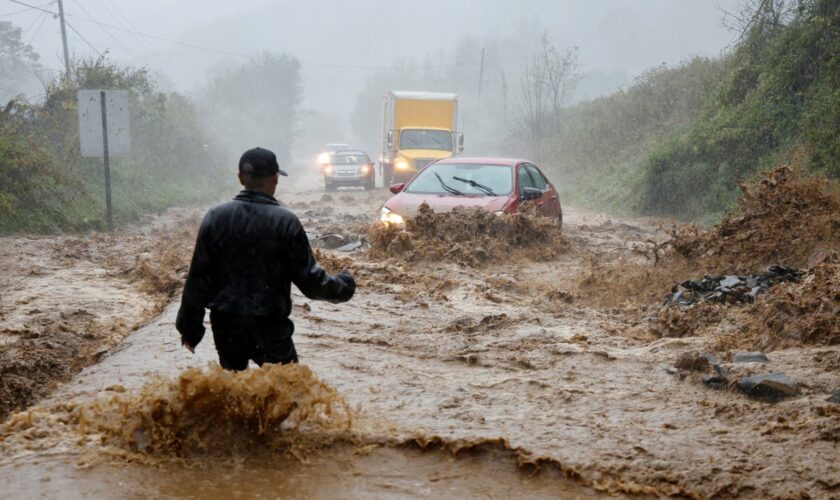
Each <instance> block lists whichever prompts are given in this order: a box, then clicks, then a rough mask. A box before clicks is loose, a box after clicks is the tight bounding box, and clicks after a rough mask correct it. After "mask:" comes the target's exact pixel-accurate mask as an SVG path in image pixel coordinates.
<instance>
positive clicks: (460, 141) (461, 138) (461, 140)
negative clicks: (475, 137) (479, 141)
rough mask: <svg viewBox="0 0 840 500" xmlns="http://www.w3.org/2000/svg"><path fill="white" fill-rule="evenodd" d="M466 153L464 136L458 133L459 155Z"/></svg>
mask: <svg viewBox="0 0 840 500" xmlns="http://www.w3.org/2000/svg"><path fill="white" fill-rule="evenodd" d="M463 152H464V134H462V133H461V132H458V154H461V153H463Z"/></svg>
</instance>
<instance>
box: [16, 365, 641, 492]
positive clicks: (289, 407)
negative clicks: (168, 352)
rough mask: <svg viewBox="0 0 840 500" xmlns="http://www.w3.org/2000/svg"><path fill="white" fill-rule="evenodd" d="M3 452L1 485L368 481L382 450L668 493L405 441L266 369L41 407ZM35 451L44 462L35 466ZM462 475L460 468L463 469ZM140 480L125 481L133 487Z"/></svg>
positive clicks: (486, 449)
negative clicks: (331, 474)
mask: <svg viewBox="0 0 840 500" xmlns="http://www.w3.org/2000/svg"><path fill="white" fill-rule="evenodd" d="M348 448H349V450H350V452H348V451H347V450H348ZM0 450H2V452H3V453H2V456H3V457H5V458H4V459H3V460H0V477H2V474H3V473H5V472H8V471H9V470H13V469H18V468H19V466H20V465H21V464H23V465H24V467H23V470H24V471H28V472H25V473H23V474H24V475H27V476H31V478H33V479H32V480H33V481H35V483H36V484H37V483H38V481H37V480H36V479H37V478H38V477H41V476H42V475H43V474H44V473H46V472H49V471H50V470H52V469H54V468H55V464H53V463H52V462H50V461H46V462H43V464H42V461H44V459H45V457H48V456H50V455H53V454H56V453H58V454H67V455H69V456H77V457H79V458H78V459H77V462H76V463H77V466H79V467H81V468H82V469H91V470H101V468H102V467H111V466H112V465H113V464H125V465H130V464H138V465H140V464H145V465H154V466H155V467H156V468H157V470H159V471H161V473H163V474H170V475H171V472H172V471H175V470H178V469H177V468H178V467H183V466H187V467H188V468H193V467H198V468H199V469H206V468H215V469H219V468H220V467H233V468H234V469H238V468H240V467H241V465H242V463H243V461H251V463H252V465H253V466H254V467H273V465H272V464H277V463H283V464H286V465H284V466H283V467H284V468H285V469H284V470H285V471H286V472H284V474H292V473H294V471H295V470H296V467H295V466H294V463H295V462H298V463H300V464H301V466H300V468H303V467H305V466H306V464H310V463H316V462H318V461H323V460H325V459H327V457H331V456H335V457H343V458H341V461H343V462H345V463H346V464H345V465H346V466H350V467H351V468H355V469H354V472H353V474H354V475H358V474H361V475H362V476H364V475H365V474H367V473H368V472H366V471H367V469H368V468H369V467H368V465H365V464H366V462H365V459H363V458H358V459H357V458H354V457H364V456H367V455H369V454H371V453H377V454H380V455H381V452H379V451H377V450H397V452H398V453H399V455H396V457H403V456H409V457H411V456H413V455H411V453H413V451H412V450H417V451H422V452H423V454H424V455H429V456H430V457H438V458H435V459H434V460H447V459H454V458H456V457H457V458H459V459H467V460H468V461H469V460H476V459H478V460H479V462H476V463H477V464H478V467H479V468H477V469H474V470H473V471H472V472H471V473H470V474H479V476H477V477H478V478H480V477H481V474H486V473H488V471H489V470H494V469H496V470H498V469H499V467H505V466H507V467H509V465H513V466H515V467H514V468H513V469H511V470H509V472H506V474H515V473H516V471H517V469H518V470H519V471H524V472H527V473H528V476H531V477H536V476H535V475H536V474H537V473H539V474H542V476H541V477H542V478H543V479H544V480H551V481H561V482H562V481H565V480H569V479H571V480H574V482H575V483H576V484H577V485H580V486H591V487H593V488H595V489H597V490H600V491H609V492H624V493H647V494H655V493H656V491H657V490H655V489H654V488H651V487H647V486H643V485H639V484H636V483H633V482H627V481H622V480H618V479H614V478H612V476H610V475H598V476H596V477H597V480H596V479H594V478H585V477H584V476H582V475H581V474H580V473H579V472H578V471H577V470H576V469H575V468H573V467H568V466H565V465H563V464H561V463H560V462H559V461H557V460H555V459H553V458H551V457H544V456H537V455H533V454H531V453H530V452H528V451H527V450H525V449H522V448H518V447H514V446H511V444H510V443H509V442H508V441H507V440H506V439H504V438H482V437H476V438H464V439H450V438H445V437H441V436H438V435H429V434H426V433H423V432H415V431H410V432H406V431H396V430H395V429H394V428H393V427H391V426H389V425H387V424H385V423H383V422H379V421H374V420H373V419H365V418H364V417H361V416H360V415H359V414H358V412H357V411H354V410H352V409H351V408H350V407H349V406H348V404H347V402H346V401H345V399H344V398H343V397H342V396H341V395H340V394H339V393H338V392H337V391H336V390H335V389H333V388H332V387H330V386H329V385H327V384H325V383H324V382H322V381H320V380H319V379H318V378H317V377H316V376H315V375H314V374H313V373H312V371H311V370H310V369H309V368H308V367H306V366H302V365H266V366H265V367H263V368H259V369H253V370H247V371H244V372H237V373H234V372H228V371H225V370H222V369H221V368H220V367H218V366H210V367H209V368H208V369H205V370H200V369H197V368H191V369H188V370H186V371H184V372H182V373H181V374H180V375H179V376H178V377H176V378H173V379H165V378H158V379H153V380H152V381H150V382H149V383H147V384H146V385H144V386H142V387H140V388H139V389H137V390H133V391H127V390H125V389H124V388H122V387H120V386H114V387H110V388H108V389H107V390H105V391H103V392H101V393H100V394H99V395H98V396H96V397H95V398H93V399H89V400H83V401H80V402H73V403H62V404H59V405H56V406H53V407H50V408H40V407H36V408H33V409H31V410H29V411H26V412H22V413H18V414H16V415H14V416H12V417H11V418H10V419H9V420H8V421H6V422H5V423H4V424H2V425H0ZM400 450H402V451H400ZM32 452H35V453H34V456H37V457H40V458H39V460H40V461H35V462H31V461H29V460H27V459H26V457H27V456H30V457H31V456H33V453H32ZM385 453H386V454H387V453H390V452H385ZM447 457H450V458H447ZM400 459H402V460H405V459H404V458H400ZM21 460H22V461H21ZM418 460H421V461H422V460H425V461H426V463H428V461H429V460H433V459H432V458H429V459H418V458H416V457H415V458H412V459H411V462H409V463H408V464H406V466H409V467H410V464H411V463H414V462H417V463H421V462H420V461H418ZM225 464H227V465H225ZM352 464H355V465H352ZM482 464H483V465H482ZM490 464H496V465H490ZM505 464H509V465H505ZM10 465H11V466H12V469H10V468H9V467H10ZM474 466H475V465H474ZM463 467H465V466H458V468H459V470H460V469H462V468H463ZM466 467H469V466H466ZM137 470H138V469H131V470H130V471H129V472H128V473H126V477H127V479H126V480H127V481H128V482H129V483H130V482H131V479H128V478H130V477H131V475H132V474H136V473H137V472H136V471H137ZM301 470H303V469H301ZM131 471H135V472H131ZM421 472H422V471H421ZM371 473H372V474H373V473H375V471H373V472H371ZM497 473H498V471H497ZM20 474H21V473H18V475H17V476H16V477H15V481H16V485H15V487H16V488H20V487H21V486H20V484H19V483H22V484H24V487H25V483H26V481H25V480H22V479H21V478H20ZM226 474H228V475H229V476H230V474H231V473H230V471H227V472H226ZM236 474H239V473H236ZM401 474H402V475H403V476H406V477H410V476H411V474H412V473H411V472H410V471H406V470H403V471H402V472H401ZM545 474H547V475H545ZM141 475H142V476H144V477H145V476H147V474H146V473H142V474H141ZM94 476H95V475H94ZM83 477H84V476H78V477H75V476H74V479H73V480H72V482H74V483H75V482H77V481H82V482H83V481H84V479H83ZM236 477H238V476H236ZM515 477H516V476H511V478H512V479H514V478H515ZM234 480H236V479H234ZM217 482H218V481H217ZM561 482H558V483H557V484H558V486H560V485H561V484H562V483H561ZM416 484H420V483H416ZM72 487H73V488H76V487H77V486H72ZM587 491H590V492H593V490H587ZM584 493H585V492H584ZM590 495H591V493H590V494H586V495H585V496H587V497H588V496H590Z"/></svg>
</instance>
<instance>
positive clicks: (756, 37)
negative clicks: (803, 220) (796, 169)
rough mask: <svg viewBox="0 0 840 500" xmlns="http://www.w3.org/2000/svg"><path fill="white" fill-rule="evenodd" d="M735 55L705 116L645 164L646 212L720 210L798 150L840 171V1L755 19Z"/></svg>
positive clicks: (815, 163) (812, 162)
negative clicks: (752, 178)
mask: <svg viewBox="0 0 840 500" xmlns="http://www.w3.org/2000/svg"><path fill="white" fill-rule="evenodd" d="M768 5H769V4H768ZM762 8H764V7H762ZM772 14H773V13H765V12H758V13H756V18H757V19H758V18H762V16H767V17H769V16H771V15H772ZM773 18H775V16H773ZM732 59H733V68H732V70H731V71H730V72H729V74H728V75H727V77H726V78H725V79H724V81H723V82H722V84H721V86H720V87H719V89H718V90H717V91H716V92H715V93H714V95H713V96H712V97H711V98H710V103H711V105H710V106H708V110H707V112H706V113H705V114H704V116H703V117H702V119H701V120H699V121H698V122H697V123H696V124H695V125H694V126H693V127H692V128H691V129H690V130H688V131H686V132H685V133H683V134H680V135H678V136H677V137H675V138H674V139H673V140H671V141H669V142H668V143H666V144H665V145H663V146H660V147H659V148H657V149H656V150H655V151H654V152H653V154H651V155H650V157H649V158H648V159H647V161H646V162H645V165H644V184H643V191H642V193H641V200H640V201H641V204H640V207H639V208H641V209H642V210H643V211H646V212H654V213H661V212H676V213H678V214H681V215H688V216H690V215H696V214H699V213H703V212H704V211H707V210H709V209H712V210H716V209H718V210H719V209H720V208H722V207H724V206H725V205H726V204H727V202H729V201H730V200H731V199H732V198H733V196H734V189H735V184H736V181H738V180H740V179H743V178H744V177H747V176H749V175H750V174H752V173H753V172H755V171H756V170H761V169H766V168H767V167H769V166H772V164H774V163H776V162H778V161H781V160H783V159H784V157H785V156H787V155H788V154H789V152H790V151H791V150H792V149H798V148H801V149H802V150H803V151H805V161H806V164H807V166H808V167H810V168H812V169H814V170H819V171H823V172H825V173H826V174H828V175H829V176H831V177H838V176H840V3H838V2H836V1H832V0H814V1H803V2H801V4H800V6H799V9H798V10H797V12H796V13H795V16H794V17H793V19H792V20H791V21H789V22H787V23H778V24H776V23H768V22H760V23H754V24H753V25H752V26H750V27H749V31H748V32H747V33H746V37H745V38H744V41H743V42H742V43H741V44H740V45H739V46H738V47H737V49H736V50H735V52H734V54H733V55H732Z"/></svg>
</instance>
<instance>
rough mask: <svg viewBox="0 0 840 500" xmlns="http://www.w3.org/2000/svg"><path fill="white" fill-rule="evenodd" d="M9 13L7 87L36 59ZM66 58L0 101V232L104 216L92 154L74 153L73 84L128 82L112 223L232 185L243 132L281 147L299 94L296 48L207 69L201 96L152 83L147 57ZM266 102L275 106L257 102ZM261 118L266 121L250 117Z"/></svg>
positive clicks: (82, 224) (284, 152)
mask: <svg viewBox="0 0 840 500" xmlns="http://www.w3.org/2000/svg"><path fill="white" fill-rule="evenodd" d="M8 24H9V23H2V22H0V68H2V69H3V72H2V75H0V90H2V91H3V95H6V96H9V95H14V94H12V89H15V88H17V89H21V88H22V84H21V82H22V81H24V80H26V79H27V78H29V79H31V77H32V75H33V74H35V73H36V72H37V71H36V70H38V66H37V58H36V57H35V55H34V52H33V51H32V49H31V47H28V46H26V45H25V44H24V43H23V42H22V41H21V40H20V30H16V29H12V28H11V27H10V25H9V26H6V25H8ZM71 68H72V69H71V74H70V75H69V78H65V77H64V76H63V75H62V76H60V77H55V78H53V79H52V80H48V81H45V82H44V83H43V94H42V95H41V96H37V97H35V98H30V99H25V98H24V97H22V96H18V97H11V98H10V99H9V100H8V101H4V102H3V103H0V234H9V233H14V232H36V233H50V232H57V231H84V230H91V229H103V228H104V227H105V194H104V192H105V188H104V173H103V165H102V159H101V158H82V157H81V156H80V153H79V124H78V114H77V104H76V93H77V91H78V90H80V89H125V90H129V91H130V115H131V142H132V149H131V153H130V154H129V155H127V156H125V157H113V158H111V187H112V199H113V210H114V219H115V222H116V223H117V224H118V225H119V224H120V223H125V222H128V221H132V220H135V219H137V218H138V217H139V216H141V215H143V214H148V213H155V212H160V211H161V210H163V209H166V208H168V207H173V206H188V205H192V204H195V203H201V202H207V201H211V200H213V199H216V198H217V197H219V196H221V194H222V192H230V190H231V189H235V187H236V185H235V179H234V176H233V171H234V170H233V167H232V165H235V163H234V162H235V159H236V158H238V153H239V151H241V149H242V148H243V147H245V146H244V144H246V143H247V145H248V146H253V145H258V144H252V143H253V142H254V141H256V142H258V143H259V145H262V146H265V147H270V148H272V149H274V150H275V152H276V153H277V155H278V157H279V158H281V159H288V158H289V151H290V150H291V147H292V142H293V139H294V134H293V130H294V127H295V124H296V123H297V107H298V105H299V101H300V84H299V69H298V63H297V61H296V60H294V58H291V57H288V56H285V55H274V54H260V55H258V56H256V57H254V58H253V59H251V60H249V61H248V62H246V63H244V64H242V65H239V66H232V67H227V68H226V69H225V70H224V71H220V72H217V74H216V75H215V76H214V77H213V78H211V79H210V80H209V82H208V84H207V86H206V88H205V89H204V91H203V93H202V95H201V99H200V102H201V103H202V105H198V104H197V103H196V101H198V100H193V99H190V98H188V97H186V96H185V95H183V94H179V93H174V92H166V91H163V90H161V88H160V87H159V86H158V84H157V83H156V81H155V78H154V77H153V75H152V74H151V73H150V72H149V70H147V69H145V68H135V67H130V66H123V65H119V64H116V63H114V62H112V61H110V60H108V59H107V58H106V57H100V58H97V59H78V60H75V61H73V64H72V65H71ZM6 70H8V71H6ZM26 72H28V73H26ZM255 74H263V75H265V74H269V75H271V78H270V80H265V79H263V80H260V79H258V78H256V77H254V75H255ZM259 81H263V82H270V84H265V83H263V84H260V83H258V82H259ZM254 82H257V83H254ZM266 103H273V104H272V105H271V106H269V105H268V104H266ZM267 106H268V107H270V108H271V111H272V112H273V113H264V112H263V113H260V112H259V110H260V109H265V108H266V107H267ZM260 117H262V119H263V121H270V122H271V123H260V119H259V118H260ZM278 117H279V118H278ZM255 130H258V131H260V132H261V133H257V132H256V131H255ZM278 137H279V138H281V139H277V138H278ZM219 138H224V139H219ZM242 141H244V142H242Z"/></svg>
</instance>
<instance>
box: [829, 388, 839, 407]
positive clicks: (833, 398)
mask: <svg viewBox="0 0 840 500" xmlns="http://www.w3.org/2000/svg"><path fill="white" fill-rule="evenodd" d="M826 401H828V402H829V403H837V404H840V389H838V390H836V391H834V394H832V395H831V396H829V397H828V399H827V400H826Z"/></svg>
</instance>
